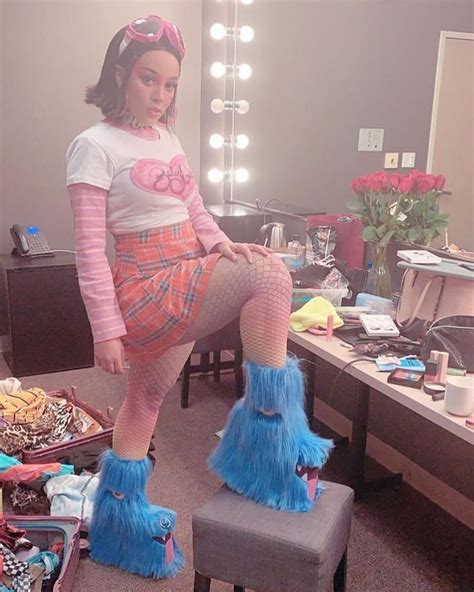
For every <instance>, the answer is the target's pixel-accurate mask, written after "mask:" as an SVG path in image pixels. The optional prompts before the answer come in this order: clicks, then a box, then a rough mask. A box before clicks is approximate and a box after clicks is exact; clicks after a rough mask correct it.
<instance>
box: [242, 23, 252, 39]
mask: <svg viewBox="0 0 474 592" xmlns="http://www.w3.org/2000/svg"><path fill="white" fill-rule="evenodd" d="M253 37H254V31H253V29H252V27H249V26H248V25H244V26H243V27H241V29H240V40H241V41H243V42H244V43H249V42H250V41H252V39H253Z"/></svg>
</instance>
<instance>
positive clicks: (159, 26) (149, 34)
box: [118, 15, 186, 58]
mask: <svg viewBox="0 0 474 592" xmlns="http://www.w3.org/2000/svg"><path fill="white" fill-rule="evenodd" d="M163 35H166V36H167V37H168V41H169V42H170V43H171V45H172V46H173V47H174V48H175V49H176V51H177V52H178V54H179V56H180V57H181V58H183V57H184V56H185V55H186V46H185V44H184V39H183V36H182V35H181V32H180V30H179V29H178V27H177V26H176V25H175V24H174V23H172V22H170V21H165V20H164V19H162V18H160V17H159V16H155V15H151V16H147V17H146V18H138V19H135V20H133V21H132V22H131V23H130V24H129V25H128V27H127V30H126V31H125V35H124V37H123V39H122V42H121V43H120V46H119V50H118V55H119V56H120V55H121V54H122V53H123V51H124V50H125V48H126V47H127V46H128V44H129V43H130V41H131V40H132V39H135V41H140V43H157V42H158V41H159V40H160V39H161V38H162V37H163Z"/></svg>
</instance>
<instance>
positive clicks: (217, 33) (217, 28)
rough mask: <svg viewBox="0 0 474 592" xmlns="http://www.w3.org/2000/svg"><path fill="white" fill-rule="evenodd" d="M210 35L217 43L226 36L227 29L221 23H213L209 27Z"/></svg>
mask: <svg viewBox="0 0 474 592" xmlns="http://www.w3.org/2000/svg"><path fill="white" fill-rule="evenodd" d="M210 33H211V37H212V38H213V39H216V40H217V41H219V40H220V39H224V37H225V36H226V34H227V29H226V28H225V27H224V25H223V24H222V23H214V24H213V25H212V27H211V31H210Z"/></svg>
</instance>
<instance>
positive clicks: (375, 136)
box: [357, 127, 384, 152]
mask: <svg viewBox="0 0 474 592" xmlns="http://www.w3.org/2000/svg"><path fill="white" fill-rule="evenodd" d="M383 132H384V130H383V129H374V128H366V127H361V128H360V130H359V145H358V148H357V150H358V152H382V148H383Z"/></svg>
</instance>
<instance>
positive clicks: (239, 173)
mask: <svg viewBox="0 0 474 592" xmlns="http://www.w3.org/2000/svg"><path fill="white" fill-rule="evenodd" d="M234 177H235V180H236V182H237V183H246V182H247V181H248V180H249V172H248V170H247V169H242V168H241V169H237V170H236V171H235V173H234Z"/></svg>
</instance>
